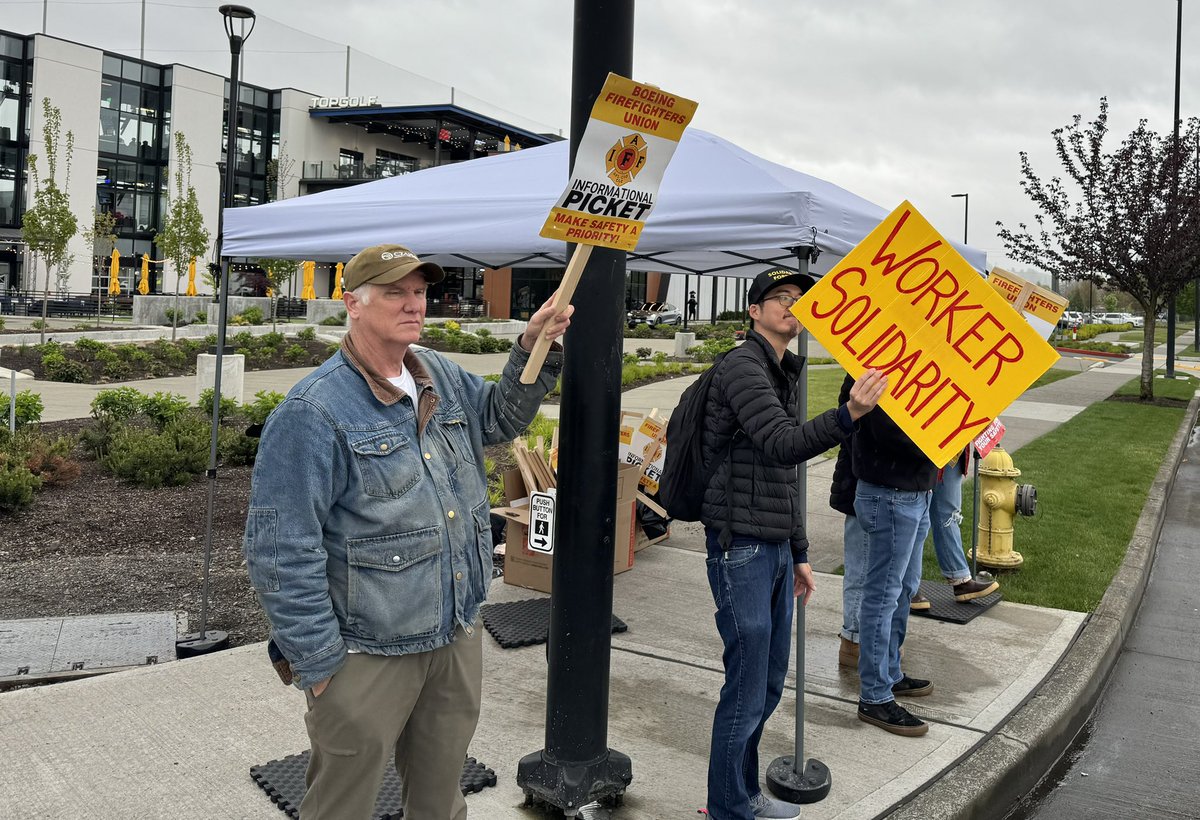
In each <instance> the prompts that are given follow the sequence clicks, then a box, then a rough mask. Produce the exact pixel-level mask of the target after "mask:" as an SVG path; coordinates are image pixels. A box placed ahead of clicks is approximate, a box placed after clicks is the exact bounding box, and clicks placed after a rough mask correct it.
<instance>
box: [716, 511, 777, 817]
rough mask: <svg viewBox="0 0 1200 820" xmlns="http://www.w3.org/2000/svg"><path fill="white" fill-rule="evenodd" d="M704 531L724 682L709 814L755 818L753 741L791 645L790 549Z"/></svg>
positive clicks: (773, 699)
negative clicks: (724, 540) (723, 540)
mask: <svg viewBox="0 0 1200 820" xmlns="http://www.w3.org/2000/svg"><path fill="white" fill-rule="evenodd" d="M706 532H707V535H708V561H707V564H708V585H709V587H710V588H711V590H712V595H713V602H714V603H715V604H716V606H717V612H716V620H717V631H718V632H719V633H720V634H721V640H722V642H723V643H724V644H725V652H724V655H723V656H722V660H723V661H724V664H725V685H724V686H722V687H721V696H720V699H719V700H718V701H717V709H716V713H715V714H714V715H713V727H712V748H711V750H710V753H709V759H708V812H709V815H710V817H711V818H712V820H753V817H754V813H753V812H752V811H751V810H750V798H751V797H753V796H755V795H757V794H758V793H759V792H760V791H762V787H761V786H760V785H759V779H758V742H759V740H760V739H761V738H762V732H763V726H765V725H766V723H767V718H769V717H770V716H771V713H772V712H774V711H775V707H776V706H778V705H779V698H780V696H781V695H782V694H783V681H784V677H785V676H786V675H787V668H788V660H789V657H790V655H791V648H792V606H793V605H794V603H795V601H794V596H793V595H792V588H793V587H792V578H793V575H792V550H791V547H790V546H789V545H788V543H787V542H786V541H774V542H771V541H766V542H764V541H758V540H755V539H752V538H743V537H738V536H734V539H733V543H732V544H731V545H730V547H729V549H728V550H722V549H721V548H720V545H719V544H718V543H717V535H718V533H717V532H716V531H715V530H711V529H709V530H706Z"/></svg>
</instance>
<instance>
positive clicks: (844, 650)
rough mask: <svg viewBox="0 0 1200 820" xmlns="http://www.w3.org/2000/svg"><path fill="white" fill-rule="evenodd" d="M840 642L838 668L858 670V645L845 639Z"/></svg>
mask: <svg viewBox="0 0 1200 820" xmlns="http://www.w3.org/2000/svg"><path fill="white" fill-rule="evenodd" d="M841 640H842V643H841V646H839V647H838V666H844V667H846V668H847V669H858V644H856V643H855V642H854V641H849V640H846V639H845V638H842V639H841Z"/></svg>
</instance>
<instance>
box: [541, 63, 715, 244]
mask: <svg viewBox="0 0 1200 820" xmlns="http://www.w3.org/2000/svg"><path fill="white" fill-rule="evenodd" d="M695 113H696V103H695V102H694V101H692V100H687V99H684V98H683V97H680V96H677V95H675V94H669V93H667V92H666V91H663V90H662V89H659V88H655V87H654V86H652V85H646V84H645V83H639V82H635V81H633V80H630V79H626V78H625V77H620V76H618V75H616V74H609V75H608V80H607V81H605V83H604V87H603V88H602V89H601V90H600V96H599V97H597V98H596V104H595V105H594V106H592V116H591V119H589V120H588V124H587V129H586V130H585V131H584V132H583V138H582V139H581V140H580V143H579V150H578V151H577V152H576V154H575V167H574V168H573V169H572V173H571V181H570V182H569V183H567V189H566V190H565V191H563V194H562V196H561V197H559V199H558V202H557V203H555V205H554V207H553V208H552V209H551V211H550V216H549V218H548V219H547V220H546V224H545V226H543V227H542V232H541V235H542V236H544V237H546V238H547V239H561V240H563V241H564V242H575V243H577V244H584V245H600V246H602V247H606V248H616V249H617V250H623V251H631V250H633V249H634V247H636V245H637V243H638V240H639V239H640V238H641V236H642V229H643V227H644V226H645V224H646V219H647V218H648V217H649V216H650V211H651V210H653V208H654V204H655V199H656V197H657V196H658V188H659V185H661V184H662V178H663V172H665V171H666V169H667V163H668V162H670V160H671V156H672V155H673V154H674V153H675V148H676V146H677V145H678V144H679V139H680V137H682V136H683V129H684V128H686V127H687V124H688V123H689V122H691V119H692V115H694V114H695Z"/></svg>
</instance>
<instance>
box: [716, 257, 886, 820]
mask: <svg viewBox="0 0 1200 820" xmlns="http://www.w3.org/2000/svg"><path fill="white" fill-rule="evenodd" d="M812 284H813V279H812V277H810V276H808V275H806V274H800V273H796V272H794V271H788V270H769V271H765V272H763V273H760V274H759V275H758V276H757V277H755V279H754V282H753V284H752V285H751V286H750V291H749V294H748V297H747V304H748V305H749V313H750V318H751V319H752V320H753V323H754V324H753V329H751V330H750V331H749V332H748V333H747V334H746V341H745V343H744V344H743V345H742V346H741V347H739V348H738V349H736V350H734V351H732V352H730V353H729V354H727V355H726V356H725V358H724V359H723V360H722V361H721V363H720V364H719V365H718V368H719V369H718V371H717V372H716V374H715V375H714V378H713V383H712V387H711V389H710V390H709V394H708V405H707V408H706V411H707V412H706V414H705V426H704V460H705V463H706V464H714V463H715V464H718V465H719V466H718V467H717V468H716V470H715V471H714V472H713V476H712V478H711V479H710V481H709V483H708V486H707V487H706V488H705V493H704V504H703V508H702V510H701V517H700V520H701V521H702V522H703V524H704V527H705V534H706V537H707V546H708V562H707V563H708V582H709V586H710V588H711V589H712V594H713V601H714V602H715V604H716V608H717V611H716V621H717V630H718V631H719V632H720V634H721V640H722V641H723V642H724V645H725V651H724V656H723V661H724V664H725V685H724V686H723V687H722V688H721V695H720V700H719V701H718V703H717V709H716V713H715V715H714V716H713V731H712V748H711V752H710V756H709V764H708V813H709V816H710V817H712V818H713V820H751V819H752V818H797V817H799V816H800V807H799V806H796V805H792V804H790V803H783V802H780V801H777V800H773V799H771V798H769V797H767V796H766V795H765V794H764V793H763V791H762V787H761V785H760V784H759V780H758V743H759V739H760V738H761V737H762V731H763V727H764V726H765V725H766V722H767V718H768V717H770V716H771V713H772V712H773V711H774V710H775V707H776V706H777V705H778V704H779V698H780V695H781V694H782V693H783V681H784V676H785V675H786V674H787V667H788V658H789V655H790V652H791V643H792V642H791V623H792V606H793V601H794V598H795V597H796V596H798V595H800V594H801V593H803V594H804V602H805V603H807V601H808V597H809V595H811V594H812V591H813V576H812V568H811V567H810V566H809V564H808V539H807V538H806V537H805V534H804V523H803V521H802V519H801V516H800V510H801V499H800V494H799V484H798V481H797V479H798V473H797V467H798V465H800V464H801V463H803V462H804V461H806V460H808V459H809V458H812V457H813V456H816V455H820V454H821V453H823V452H825V451H826V450H828V449H830V448H831V447H834V446H835V445H838V444H840V443H841V442H842V441H844V440H845V438H846V436H847V434H848V433H849V432H850V431H851V430H853V426H854V422H855V421H857V420H858V419H859V418H861V417H863V415H864V414H866V413H868V412H869V411H870V410H871V409H872V408H873V407H875V405H876V403H877V402H878V401H879V397H880V396H881V395H883V391H884V389H885V388H886V386H887V380H886V379H885V378H883V377H882V376H880V375H879V374H878V373H876V372H875V371H873V370H870V371H867V373H865V374H864V375H863V376H862V377H861V378H860V379H859V380H858V381H857V382H856V383H855V385H854V387H853V388H852V389H851V391H850V398H849V401H847V402H846V403H845V404H843V405H841V406H840V407H838V408H837V409H836V410H828V411H826V412H825V413H823V414H821V415H820V416H817V417H816V418H814V419H812V420H811V421H809V422H807V423H805V424H800V423H799V422H798V421H797V420H796V401H797V397H798V395H799V392H798V391H799V379H800V374H801V370H802V368H803V366H804V362H803V360H802V359H800V358H799V357H798V356H796V355H795V354H794V353H791V352H790V351H788V349H787V346H788V343H789V342H791V341H792V340H793V339H795V338H796V336H797V335H799V333H800V323H799V322H797V321H796V318H795V317H794V316H793V315H792V313H791V311H790V308H791V306H792V305H793V304H795V303H796V302H797V301H798V300H799V299H800V296H801V295H802V294H803V292H804V291H805V290H807V289H808V288H809V287H810V286H811V285H812Z"/></svg>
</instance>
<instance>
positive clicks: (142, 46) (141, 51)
mask: <svg viewBox="0 0 1200 820" xmlns="http://www.w3.org/2000/svg"><path fill="white" fill-rule="evenodd" d="M138 59H139V60H144V59H146V0H142V36H141V39H140V40H139V41H138Z"/></svg>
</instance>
